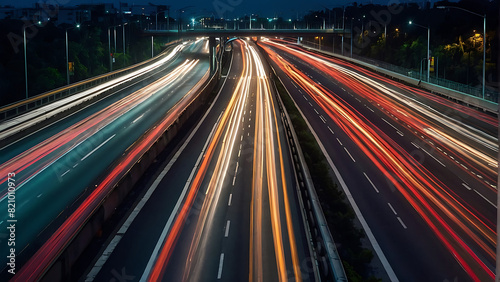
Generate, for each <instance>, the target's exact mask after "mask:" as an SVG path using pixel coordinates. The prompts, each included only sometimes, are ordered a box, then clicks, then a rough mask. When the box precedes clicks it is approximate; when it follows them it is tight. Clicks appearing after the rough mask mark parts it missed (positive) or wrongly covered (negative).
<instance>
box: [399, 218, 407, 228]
mask: <svg viewBox="0 0 500 282" xmlns="http://www.w3.org/2000/svg"><path fill="white" fill-rule="evenodd" d="M398 220H399V223H401V225H402V226H403V228H404V229H407V228H408V227H406V225H405V223H404V222H403V220H402V219H401V217H399V216H398Z"/></svg>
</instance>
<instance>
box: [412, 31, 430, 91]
mask: <svg viewBox="0 0 500 282" xmlns="http://www.w3.org/2000/svg"><path fill="white" fill-rule="evenodd" d="M408 23H409V24H410V25H416V26H418V27H421V28H426V29H427V82H430V76H431V72H430V71H431V57H430V49H429V47H430V42H431V29H430V28H429V27H425V26H423V25H419V24H416V23H414V22H413V21H409V22H408Z"/></svg>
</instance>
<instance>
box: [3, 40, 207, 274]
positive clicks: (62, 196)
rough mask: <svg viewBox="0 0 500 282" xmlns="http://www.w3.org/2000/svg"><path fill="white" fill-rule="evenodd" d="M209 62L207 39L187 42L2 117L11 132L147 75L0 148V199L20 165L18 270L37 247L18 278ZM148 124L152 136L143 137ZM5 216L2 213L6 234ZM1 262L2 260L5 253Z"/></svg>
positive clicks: (168, 117) (33, 269) (79, 220)
mask: <svg viewBox="0 0 500 282" xmlns="http://www.w3.org/2000/svg"><path fill="white" fill-rule="evenodd" d="M208 68H209V60H208V41H207V40H201V39H200V40H197V41H196V42H194V41H193V42H186V43H184V44H181V45H179V46H178V47H176V48H174V49H173V50H172V51H171V53H169V54H167V55H165V58H163V59H162V60H159V61H158V63H155V64H153V65H150V66H146V67H144V68H143V69H140V70H138V71H136V72H134V73H132V74H131V75H127V77H122V78H119V79H116V80H113V81H110V82H109V83H104V84H101V85H99V86H96V87H95V88H93V89H90V90H86V91H84V92H83V93H80V94H77V95H74V96H72V97H70V98H68V99H72V100H69V101H68V100H67V99H66V100H65V101H61V102H56V103H52V104H49V106H48V108H45V107H42V108H40V109H37V110H36V111H32V112H29V113H27V114H25V115H22V116H19V117H17V118H15V119H12V120H9V121H7V122H6V123H5V124H0V126H2V128H3V130H2V134H9V132H11V131H16V130H20V129H19V127H25V126H30V123H33V122H37V119H40V118H42V119H43V118H44V115H47V114H54V111H56V112H57V111H58V110H61V108H64V107H67V106H68V105H69V104H71V103H76V102H78V100H79V99H85V98H88V96H89V95H94V94H95V92H97V91H104V90H103V89H104V88H106V87H112V86H113V85H114V84H116V83H126V82H127V81H129V80H130V79H132V77H131V76H144V77H145V79H144V80H143V81H142V82H140V83H137V84H135V85H132V86H131V87H128V88H126V89H124V90H122V91H120V92H117V93H115V94H114V95H111V96H110V97H109V98H106V99H103V100H101V101H99V102H98V103H95V104H93V105H91V106H88V107H86V108H84V109H82V110H80V111H78V112H76V113H74V114H72V115H70V116H69V117H67V118H64V119H62V120H59V121H58V122H57V123H55V124H52V125H49V126H47V127H45V128H43V129H41V130H39V131H37V132H35V133H33V134H31V135H29V136H26V137H25V138H22V139H19V140H17V141H16V142H13V143H12V144H10V145H9V146H6V147H4V148H2V149H1V150H0V156H1V157H0V163H1V165H0V171H1V172H2V173H1V182H0V183H1V189H0V191H1V192H0V193H1V199H0V201H1V202H4V203H5V202H6V201H7V175H8V174H9V173H15V177H14V179H15V184H16V187H15V188H16V191H15V207H16V211H15V219H16V220H17V222H16V223H15V224H16V245H15V247H16V253H17V259H18V260H17V264H16V265H17V269H16V270H17V271H19V268H20V267H21V266H22V264H23V263H24V262H26V261H28V258H29V257H30V256H31V255H33V254H34V253H35V252H36V251H37V250H38V251H37V253H36V254H35V255H34V256H33V257H32V258H31V259H30V260H29V261H28V262H27V263H26V264H25V268H24V271H23V272H22V273H18V275H16V276H15V277H14V278H16V279H19V280H24V281H26V280H25V279H34V277H36V276H32V275H37V273H39V272H40V271H42V272H43V269H40V268H41V266H40V265H43V263H41V262H42V261H46V260H50V259H53V258H54V257H55V256H56V255H57V253H58V250H59V249H60V248H61V247H62V246H64V244H66V241H65V240H67V239H68V238H70V237H71V236H72V234H74V232H76V231H75V230H78V228H79V227H80V226H81V225H82V224H83V222H85V220H86V218H87V217H86V216H88V214H89V213H90V212H91V210H92V209H93V208H95V203H97V202H99V200H102V197H103V196H105V195H106V192H107V191H109V190H107V189H109V188H111V187H112V185H113V183H114V181H116V179H119V177H120V176H121V175H123V173H125V172H126V171H127V170H128V169H129V167H130V165H131V164H133V163H134V162H135V161H137V158H138V156H140V155H141V154H140V153H141V152H143V151H144V150H145V149H146V148H147V147H148V146H150V144H151V142H152V139H150V138H154V136H156V135H157V134H158V132H159V131H160V130H161V129H164V128H165V127H166V126H168V125H169V124H171V123H172V122H174V121H175V119H176V118H177V116H178V114H179V113H180V112H181V111H182V109H183V108H184V107H185V106H186V105H187V104H188V103H189V102H190V101H191V100H192V99H193V97H194V96H195V94H196V93H197V90H198V89H199V88H200V87H201V85H202V84H203V82H204V81H205V80H206V79H207V78H208ZM56 104H57V105H56ZM146 132H148V134H147V136H148V137H145V138H142V139H140V138H141V136H143V134H145V133H146ZM155 134H156V135H155ZM139 139H140V142H138V141H137V140H139ZM7 216H8V214H7V212H4V211H2V212H1V213H0V228H1V232H2V236H4V237H3V238H5V232H7V231H6V230H7V229H6V226H7V225H8V224H9V223H8V220H9V218H8V217H7ZM11 219H12V218H11ZM7 248H8V246H7V244H1V246H0V252H2V253H8V249H7ZM0 262H1V264H2V268H4V267H5V265H6V262H7V258H6V256H2V258H1V259H0ZM2 273H3V274H5V272H2Z"/></svg>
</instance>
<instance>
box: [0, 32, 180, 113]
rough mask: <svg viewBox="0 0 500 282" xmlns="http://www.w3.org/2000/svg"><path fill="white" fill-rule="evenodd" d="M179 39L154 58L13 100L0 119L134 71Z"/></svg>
mask: <svg viewBox="0 0 500 282" xmlns="http://www.w3.org/2000/svg"><path fill="white" fill-rule="evenodd" d="M180 41H181V40H176V41H172V42H170V43H168V44H167V48H166V49H165V50H164V51H163V52H161V53H160V54H159V55H158V56H155V57H154V58H151V59H148V60H146V61H143V62H140V63H137V64H135V65H132V66H129V67H126V68H123V69H120V70H116V71H113V72H111V73H105V74H102V75H99V76H96V77H93V78H89V79H86V80H82V81H79V82H75V83H73V84H70V85H66V86H63V87H60V88H57V89H54V90H51V91H48V92H45V93H42V94H39V95H36V96H34V97H31V98H28V99H24V100H21V101H18V102H14V103H12V104H9V105H6V106H3V107H2V108H0V121H4V120H6V119H9V118H12V117H15V116H18V115H20V114H23V113H25V112H28V111H30V110H33V109H36V108H39V107H41V106H44V105H47V104H49V103H52V102H54V101H57V100H60V99H62V98H65V97H68V96H71V95H72V94H75V93H77V92H80V91H83V90H86V89H89V88H91V87H94V86H96V85H98V84H101V83H103V82H107V81H109V80H111V79H114V78H116V77H119V76H122V75H125V74H127V73H130V72H132V71H135V70H136V69H138V68H140V67H142V66H144V65H147V64H150V63H153V62H155V61H157V60H158V59H160V58H161V57H162V55H164V54H165V53H166V52H168V51H169V48H168V47H171V46H172V45H173V44H176V43H179V42H180Z"/></svg>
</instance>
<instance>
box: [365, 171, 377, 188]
mask: <svg viewBox="0 0 500 282" xmlns="http://www.w3.org/2000/svg"><path fill="white" fill-rule="evenodd" d="M363 174H364V175H365V177H366V179H368V182H370V184H371V185H372V187H373V189H375V192H377V193H380V192H379V191H378V189H377V187H375V184H373V182H372V180H371V179H370V178H369V177H368V175H366V173H364V172H363Z"/></svg>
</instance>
